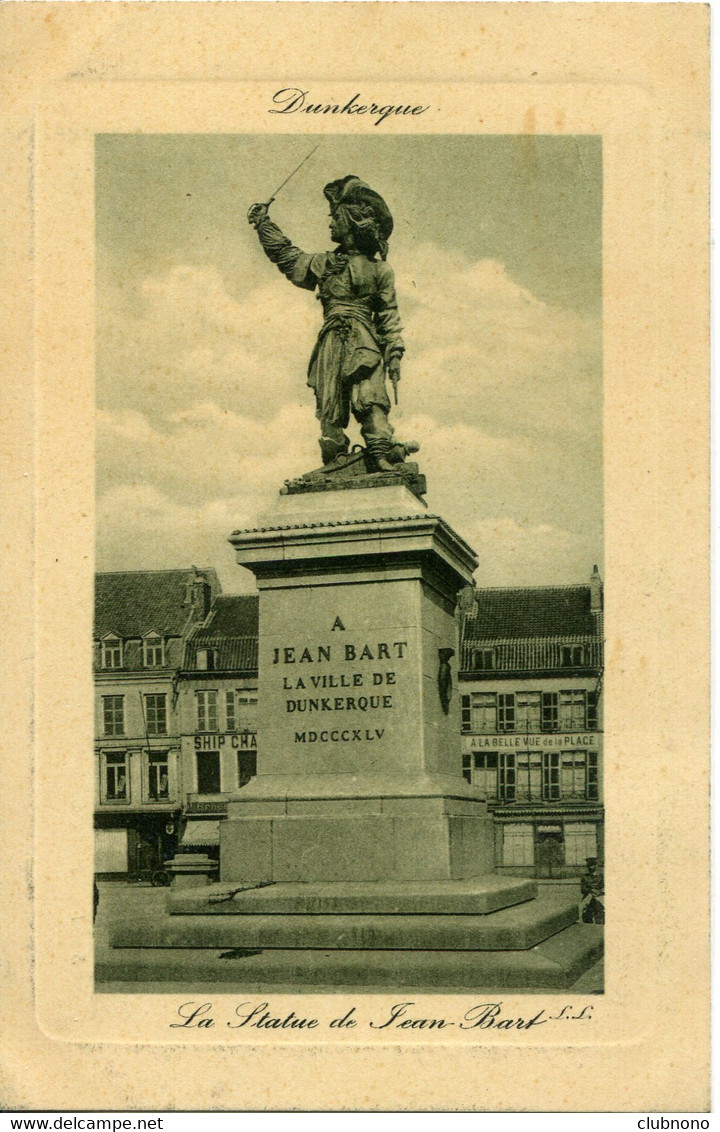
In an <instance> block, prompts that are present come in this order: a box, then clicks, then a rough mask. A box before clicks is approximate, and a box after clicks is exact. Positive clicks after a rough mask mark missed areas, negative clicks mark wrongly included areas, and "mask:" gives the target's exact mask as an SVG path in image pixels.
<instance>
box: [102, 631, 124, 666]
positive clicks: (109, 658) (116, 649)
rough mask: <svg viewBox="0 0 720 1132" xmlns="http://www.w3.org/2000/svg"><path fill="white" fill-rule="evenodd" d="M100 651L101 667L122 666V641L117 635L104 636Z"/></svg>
mask: <svg viewBox="0 0 720 1132" xmlns="http://www.w3.org/2000/svg"><path fill="white" fill-rule="evenodd" d="M100 651H101V661H100V663H101V664H102V667H103V668H122V641H121V640H120V638H119V637H113V636H110V637H104V638H103V639H102V641H101V642H100Z"/></svg>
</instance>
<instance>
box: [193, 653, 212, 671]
mask: <svg viewBox="0 0 720 1132" xmlns="http://www.w3.org/2000/svg"><path fill="white" fill-rule="evenodd" d="M215 659H216V657H215V649H198V651H197V666H198V668H199V669H200V670H201V671H202V672H214V671H215Z"/></svg>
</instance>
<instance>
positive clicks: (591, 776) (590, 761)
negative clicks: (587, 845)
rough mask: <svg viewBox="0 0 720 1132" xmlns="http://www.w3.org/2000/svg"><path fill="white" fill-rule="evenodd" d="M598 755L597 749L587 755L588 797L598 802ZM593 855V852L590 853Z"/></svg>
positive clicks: (591, 800)
mask: <svg viewBox="0 0 720 1132" xmlns="http://www.w3.org/2000/svg"><path fill="white" fill-rule="evenodd" d="M599 788H600V786H599V781H598V757H597V752H596V751H588V755H587V797H588V801H589V802H597V800H598V796H599V795H598V792H599ZM590 856H591V857H592V853H591V854H590Z"/></svg>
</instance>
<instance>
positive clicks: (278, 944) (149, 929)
mask: <svg viewBox="0 0 720 1132" xmlns="http://www.w3.org/2000/svg"><path fill="white" fill-rule="evenodd" d="M577 916H578V906H577V903H576V902H575V901H574V900H567V899H566V898H565V897H559V898H557V897H555V898H548V899H544V900H534V901H529V902H527V903H525V904H518V905H516V906H515V907H513V908H503V909H502V910H501V911H499V912H494V913H493V914H491V915H486V916H473V915H462V916H456V915H439V916H438V915H435V916H428V915H424V914H420V915H417V914H416V915H406V916H398V915H389V916H388V915H379V914H367V915H361V914H352V913H347V914H345V915H342V916H337V915H326V914H323V915H312V916H309V915H296V914H293V915H286V916H279V915H277V914H275V915H264V914H262V913H251V914H248V915H240V916H206V915H197V916H169V915H165V916H164V917H162V918H161V919H154V920H146V921H142V922H139V923H138V922H127V921H126V922H124V923H123V922H121V923H118V924H116V925H115V927H114V928H113V930H112V932H111V935H110V943H111V946H113V947H178V948H181V947H208V948H217V947H234V948H237V947H241V948H281V949H284V948H291V947H292V948H298V949H307V948H310V949H316V948H321V949H322V948H329V949H341V950H351V951H352V950H357V949H362V948H366V949H368V950H388V949H399V950H403V951H411V950H439V951H446V950H449V951H455V950H468V951H495V950H527V949H528V948H530V947H534V946H535V945H536V944H538V943H540V942H541V941H542V940H545V939H548V938H549V937H550V936H552V935H555V934H556V933H557V932H560V931H562V930H563V928H566V927H568V926H569V925H570V924H573V923H575V921H576V920H577Z"/></svg>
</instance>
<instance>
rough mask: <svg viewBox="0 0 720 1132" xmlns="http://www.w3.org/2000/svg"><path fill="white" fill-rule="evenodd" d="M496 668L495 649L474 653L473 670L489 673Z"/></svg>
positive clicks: (476, 650) (477, 650)
mask: <svg viewBox="0 0 720 1132" xmlns="http://www.w3.org/2000/svg"><path fill="white" fill-rule="evenodd" d="M494 667H495V649H475V650H474V652H473V668H476V669H477V670H478V671H480V672H489V671H491V670H492V669H493V668H494Z"/></svg>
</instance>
